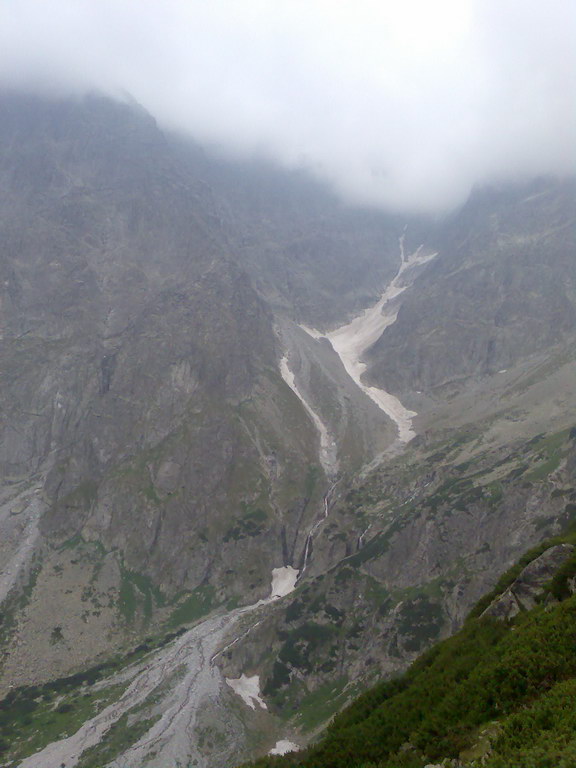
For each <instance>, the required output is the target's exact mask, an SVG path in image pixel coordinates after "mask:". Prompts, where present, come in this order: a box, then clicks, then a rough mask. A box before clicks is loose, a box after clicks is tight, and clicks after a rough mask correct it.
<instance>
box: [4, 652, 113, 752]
mask: <svg viewBox="0 0 576 768" xmlns="http://www.w3.org/2000/svg"><path fill="white" fill-rule="evenodd" d="M102 671H103V668H102V667H95V668H93V669H92V670H89V671H88V672H86V673H83V674H82V675H72V676H70V677H67V678H61V679H59V680H54V681H53V682H50V683H47V684H45V685H41V686H28V687H26V688H17V689H15V690H14V691H12V692H11V693H9V694H8V696H6V698H5V699H3V700H2V701H0V760H2V763H3V764H4V765H13V764H14V765H17V764H18V762H19V761H20V760H21V759H23V758H24V757H27V756H28V755H31V754H33V753H34V752H36V751H37V750H39V749H42V748H43V747H45V746H46V745H47V744H49V743H50V742H52V741H56V740H58V739H61V738H65V737H66V736H70V735H71V734H72V733H74V732H75V731H77V730H78V728H79V727H80V726H81V725H82V723H84V722H85V721H86V720H88V719H89V718H91V717H93V716H94V715H96V714H97V713H98V712H100V711H101V710H102V709H104V707H105V706H107V705H108V704H110V703H111V702H113V701H115V700H116V699H118V698H119V697H120V695H121V694H122V693H123V691H124V689H125V688H126V684H124V685H114V686H110V687H108V688H105V689H103V690H99V691H98V692H94V691H93V690H92V688H91V685H92V684H93V683H94V682H95V681H96V679H98V678H99V677H100V675H101V673H102ZM7 761H8V762H7ZM12 761H15V762H14V763H12Z"/></svg>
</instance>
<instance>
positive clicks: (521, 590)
mask: <svg viewBox="0 0 576 768" xmlns="http://www.w3.org/2000/svg"><path fill="white" fill-rule="evenodd" d="M573 551H574V547H573V546H572V545H571V544H557V545H556V546H555V547H550V549H547V550H546V552H544V553H542V554H541V555H540V557H537V558H536V559H535V560H533V561H532V562H531V563H529V564H528V565H527V566H526V568H524V570H523V571H522V573H521V574H520V575H519V576H518V578H517V579H515V581H514V583H513V584H512V585H511V586H510V587H508V589H507V590H506V591H505V592H503V593H502V594H501V595H500V596H499V597H497V598H496V600H494V601H493V602H492V603H491V604H490V605H489V606H488V608H486V610H485V611H484V613H483V614H482V616H495V617H496V618H498V619H511V618H512V617H514V616H516V615H517V614H518V613H520V612H521V611H529V610H531V609H532V608H534V606H535V605H536V603H537V599H538V597H539V596H540V595H542V594H543V592H544V586H545V584H546V582H548V581H550V579H551V578H552V576H554V574H555V573H556V572H557V570H558V568H559V567H560V566H561V565H562V564H563V563H565V562H566V560H567V559H568V558H569V557H570V555H571V554H572V552H573Z"/></svg>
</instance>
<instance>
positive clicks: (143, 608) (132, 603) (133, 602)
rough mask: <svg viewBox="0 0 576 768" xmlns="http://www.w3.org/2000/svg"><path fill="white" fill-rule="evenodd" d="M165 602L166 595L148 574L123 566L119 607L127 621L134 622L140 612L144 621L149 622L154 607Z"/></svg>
mask: <svg viewBox="0 0 576 768" xmlns="http://www.w3.org/2000/svg"><path fill="white" fill-rule="evenodd" d="M164 603H165V600H164V595H163V594H162V592H160V590H159V589H158V588H157V587H155V586H154V584H153V583H152V580H151V579H150V578H148V576H145V575H144V574H142V573H138V572H136V571H131V570H129V569H128V568H125V567H124V566H121V581H120V592H119V595H118V609H119V611H120V613H121V614H122V616H123V617H124V619H125V620H126V622H127V623H129V624H130V623H132V622H133V621H134V619H135V617H136V615H137V614H138V613H139V614H141V615H142V618H143V620H144V622H148V621H149V620H150V619H151V617H152V609H153V607H154V606H156V607H160V606H162V605H164Z"/></svg>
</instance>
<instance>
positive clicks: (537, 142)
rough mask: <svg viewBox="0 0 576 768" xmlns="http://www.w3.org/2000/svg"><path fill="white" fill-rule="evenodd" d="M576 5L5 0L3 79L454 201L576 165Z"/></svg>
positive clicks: (359, 184)
mask: <svg viewBox="0 0 576 768" xmlns="http://www.w3.org/2000/svg"><path fill="white" fill-rule="evenodd" d="M575 37H576V2H574V0H394V2H391V1H388V0H187V1H186V0H0V81H3V82H4V83H8V84H10V85H12V86H24V87H26V88H30V87H33V88H36V89H49V90H52V91H54V89H56V90H57V91H59V92H64V93H66V92H69V91H75V92H78V91H82V90H83V89H86V88H89V89H94V88H96V89H100V90H106V91H108V92H111V93H115V94H118V93H119V92H120V91H122V90H123V89H124V90H125V91H127V92H129V93H130V94H131V95H132V96H133V97H134V98H136V99H137V100H138V101H139V102H140V103H141V104H142V105H143V106H144V107H146V108H147V109H148V110H149V111H150V112H151V113H152V114H153V115H154V116H155V117H156V118H157V119H158V121H159V122H160V123H161V124H164V125H166V126H169V127H172V128H177V129H180V130H184V131H187V132H188V133H190V134H192V135H193V136H194V137H196V138H197V139H199V140H200V141H201V142H204V143H206V142H207V143H210V144H216V145H218V146H220V147H222V148H224V149H226V150H227V151H231V152H235V153H240V154H243V153H253V152H259V153H263V154H265V155H266V156H268V157H270V158H272V159H274V160H276V161H278V162H280V163H282V164H284V165H287V166H301V165H305V166H307V167H309V168H310V169H312V170H313V171H314V172H315V173H316V174H317V175H319V176H321V177H322V178H324V179H327V180H328V181H330V182H331V183H332V184H333V185H334V186H335V187H336V188H337V190H339V191H340V192H341V193H342V194H343V195H344V196H346V197H348V198H349V199H351V200H353V201H355V202H362V203H365V202H367V203H371V204H376V205H379V206H383V207H393V208H403V209H418V210H430V211H437V210H441V209H443V208H447V207H451V206H453V205H456V204H458V203H460V202H462V200H463V199H464V198H465V197H466V195H467V194H468V192H469V189H470V187H471V185H472V184H474V183H477V182H479V183H483V182H485V181H491V180H501V179H509V178H518V177H522V176H531V175H537V174H542V173H560V174H565V173H574V172H575V170H576V150H575V143H576V109H575V108H574V103H575V101H576V99H575V97H576V84H575V73H576V53H575V52H576V39H575Z"/></svg>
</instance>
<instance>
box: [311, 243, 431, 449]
mask: <svg viewBox="0 0 576 768" xmlns="http://www.w3.org/2000/svg"><path fill="white" fill-rule="evenodd" d="M399 245H400V260H401V261H400V269H399V270H398V272H397V274H396V277H395V278H394V279H393V280H392V282H391V283H390V285H389V286H388V287H387V288H386V290H385V291H384V293H383V294H382V296H381V297H380V299H379V301H378V302H377V303H376V304H375V305H374V306H373V307H368V309H365V310H364V312H362V314H360V315H358V316H357V317H355V318H354V319H353V320H352V321H351V322H349V323H347V324H346V325H342V326H340V327H339V328H336V329H335V330H333V331H330V332H329V333H326V334H324V335H325V338H327V339H328V341H329V342H330V343H331V344H332V347H333V349H334V351H335V352H336V354H337V355H338V356H339V357H340V359H341V360H342V363H343V365H344V368H345V369H346V371H347V373H348V375H349V376H350V378H351V379H352V380H353V381H354V382H355V383H356V384H357V385H358V386H359V387H360V389H361V390H362V391H363V392H365V393H366V394H367V395H368V397H369V398H370V399H371V400H373V401H374V402H375V403H376V405H377V406H378V407H379V408H380V409H381V410H382V411H384V413H385V414H386V415H387V416H389V417H390V418H391V419H392V421H393V422H394V423H395V424H396V427H397V429H398V438H399V440H400V442H402V443H407V442H409V441H410V440H412V438H413V437H415V435H416V433H415V432H414V430H413V429H412V419H413V418H414V417H415V416H416V412H415V411H410V410H408V409H407V408H405V407H404V406H403V405H402V403H401V402H400V400H399V399H398V398H397V397H395V396H394V395H391V394H390V393H389V392H386V391H385V390H383V389H379V388H377V387H370V386H368V385H366V384H364V383H363V382H362V374H363V373H364V371H365V370H366V363H364V362H362V357H363V355H364V353H365V352H366V350H367V349H369V347H371V346H372V345H373V344H374V343H375V342H376V341H378V339H379V338H380V336H381V335H382V334H383V333H384V331H385V330H386V328H388V327H389V326H391V325H392V324H393V323H394V322H395V321H396V317H397V316H398V310H399V304H398V302H396V301H394V300H395V299H396V298H397V297H398V296H400V295H401V294H402V293H403V292H404V291H405V290H406V288H408V287H409V286H410V285H411V284H412V282H413V279H412V280H407V279H406V278H405V277H403V276H404V273H405V272H407V271H408V270H413V269H414V267H417V266H421V265H423V264H426V262H427V261H430V260H431V259H433V258H434V256H436V255H437V254H436V253H433V254H422V253H421V250H422V246H420V247H419V248H418V249H417V250H416V251H415V252H414V253H412V254H410V255H409V256H406V255H405V253H404V235H402V236H401V237H400V240H399ZM300 327H301V328H302V330H304V331H306V333H308V334H309V335H310V336H312V338H314V339H318V338H322V334H321V333H320V332H319V331H317V330H315V329H313V328H308V327H307V326H304V325H302V326H300Z"/></svg>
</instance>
